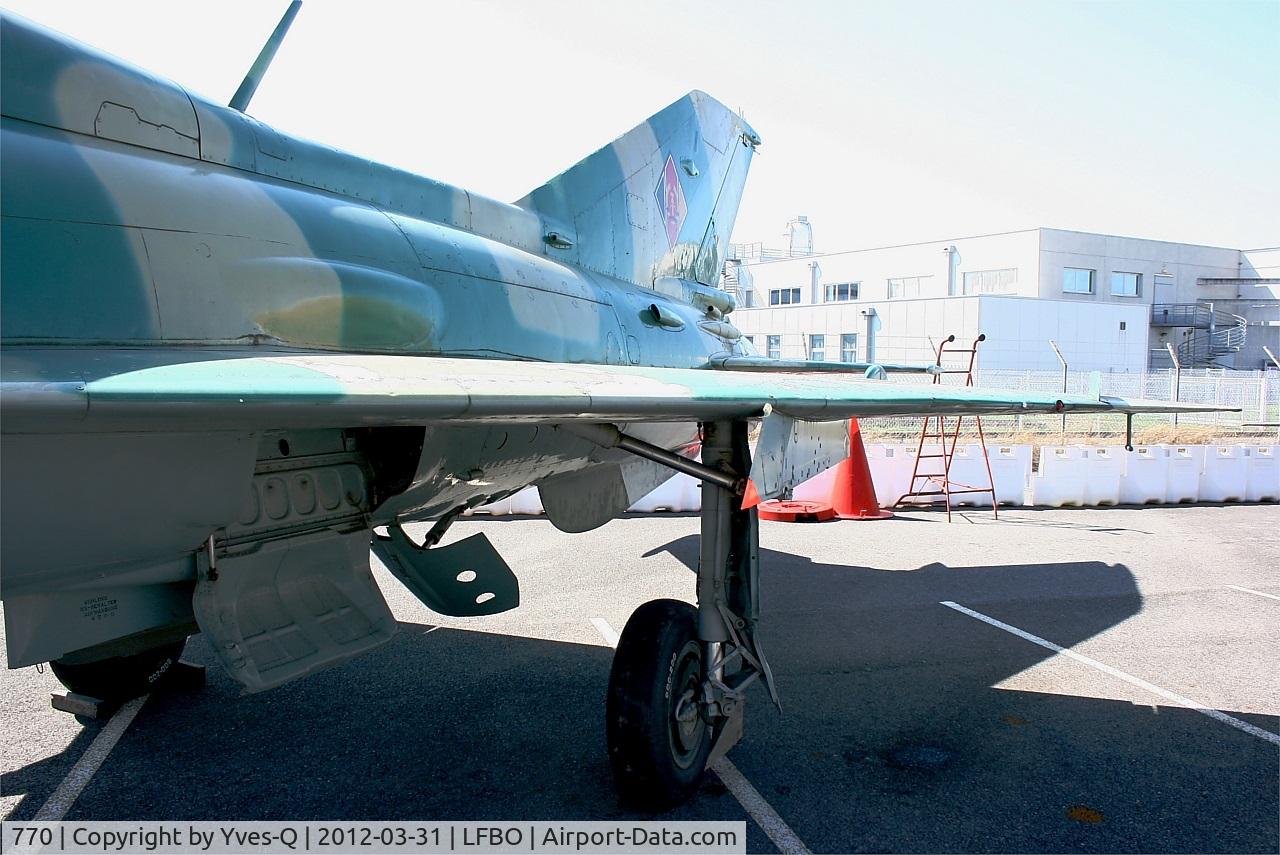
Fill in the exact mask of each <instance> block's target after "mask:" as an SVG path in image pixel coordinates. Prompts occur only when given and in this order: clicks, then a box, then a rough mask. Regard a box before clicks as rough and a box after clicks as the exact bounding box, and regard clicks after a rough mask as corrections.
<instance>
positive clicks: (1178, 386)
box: [1164, 341, 1182, 427]
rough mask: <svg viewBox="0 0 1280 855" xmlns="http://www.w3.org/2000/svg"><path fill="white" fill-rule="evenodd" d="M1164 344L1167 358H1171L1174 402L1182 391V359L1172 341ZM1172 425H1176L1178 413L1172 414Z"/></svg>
mask: <svg viewBox="0 0 1280 855" xmlns="http://www.w3.org/2000/svg"><path fill="white" fill-rule="evenodd" d="M1164 346H1165V347H1166V348H1168V349H1169V358H1170V359H1172V360H1173V377H1172V378H1171V379H1172V381H1173V392H1172V396H1173V400H1174V402H1175V403H1176V402H1177V400H1178V395H1179V394H1180V393H1181V392H1182V360H1180V359H1178V351H1177V350H1176V349H1175V348H1174V346H1173V342H1171V341H1166V342H1165V343H1164ZM1173 426H1174V427H1177V426H1178V414H1177V413H1174V414H1173Z"/></svg>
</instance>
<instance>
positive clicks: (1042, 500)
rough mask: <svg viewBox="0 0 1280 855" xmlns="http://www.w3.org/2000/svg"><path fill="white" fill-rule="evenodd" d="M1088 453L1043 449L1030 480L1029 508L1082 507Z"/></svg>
mask: <svg viewBox="0 0 1280 855" xmlns="http://www.w3.org/2000/svg"><path fill="white" fill-rule="evenodd" d="M1087 453H1088V452H1087V449H1085V448H1084V447H1083V446H1078V445H1075V446H1073V445H1046V446H1042V447H1041V449H1040V471H1039V472H1037V473H1036V474H1035V475H1033V476H1031V504H1033V505H1047V506H1048V507H1051V508H1061V507H1067V506H1075V507H1080V506H1082V505H1084V501H1085V473H1084V462H1085V460H1086V456H1087Z"/></svg>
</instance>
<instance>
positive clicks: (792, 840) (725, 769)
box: [711, 757, 809, 855]
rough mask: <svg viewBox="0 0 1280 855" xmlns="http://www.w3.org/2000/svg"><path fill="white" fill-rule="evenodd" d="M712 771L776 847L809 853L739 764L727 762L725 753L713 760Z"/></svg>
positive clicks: (789, 854) (788, 853)
mask: <svg viewBox="0 0 1280 855" xmlns="http://www.w3.org/2000/svg"><path fill="white" fill-rule="evenodd" d="M711 771H712V772H715V773H716V775H718V776H719V777H720V780H721V781H723V782H724V785H725V786H726V787H727V788H728V789H729V792H731V793H733V797H734V798H735V799H737V800H738V804H740V805H742V806H743V807H744V808H746V810H747V813H749V814H751V818H752V819H754V820H755V821H756V825H758V826H760V830H761V831H763V832H764V833H765V834H767V835H769V839H770V840H772V841H773V845H774V846H777V847H778V851H779V852H782V853H783V855H809V847H807V846H805V845H804V842H803V841H802V840H801V839H800V838H799V837H797V836H796V833H795V832H794V831H792V830H791V826H789V825H787V824H786V822H784V821H783V819H782V817H780V816H778V812H777V811H776V810H774V809H773V805H771V804H769V803H768V802H767V801H765V799H764V796H762V795H760V791H759V790H757V789H756V788H755V787H753V786H751V782H750V781H748V780H747V778H746V776H745V775H743V774H742V773H741V772H739V771H738V767H737V766H735V765H733V763H731V762H729V758H728V757H721V758H720V759H719V760H717V761H716V762H714V763H712V764H711Z"/></svg>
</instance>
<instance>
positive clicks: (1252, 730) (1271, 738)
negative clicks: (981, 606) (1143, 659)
mask: <svg viewBox="0 0 1280 855" xmlns="http://www.w3.org/2000/svg"><path fill="white" fill-rule="evenodd" d="M940 605H944V606H946V607H947V608H949V609H955V610H956V611H958V612H960V613H961V614H966V615H968V616H969V617H971V618H976V619H977V620H980V621H982V622H983V623H986V624H990V625H991V626H994V627H996V628H997V629H1003V630H1004V631H1005V632H1008V633H1011V634H1013V635H1016V636H1018V638H1022V639H1025V640H1027V641H1030V642H1031V643H1032V644H1038V645H1040V646H1041V647H1044V648H1046V649H1048V650H1052V651H1053V652H1055V653H1061V654H1062V655H1063V656H1068V657H1070V658H1072V659H1074V660H1076V661H1077V662H1080V663H1082V664H1084V665H1088V666H1089V667H1090V668H1095V669H1097V670H1099V671H1101V672H1102V673H1104V674H1110V675H1111V676H1112V677H1116V678H1119V679H1121V680H1124V681H1125V682H1126V683H1129V684H1131V685H1134V686H1137V687H1138V688H1140V689H1146V690H1147V691H1148V692H1151V693H1152V694H1154V695H1159V696H1160V697H1162V698H1164V699H1165V700H1167V701H1172V702H1173V703H1175V704H1178V705H1179V706H1184V707H1186V708H1187V709H1191V710H1195V711H1196V712H1198V713H1201V714H1203V715H1207V716H1208V717H1209V718H1211V719H1214V720H1216V721H1220V722H1222V723H1223V724H1227V725H1230V726H1231V727H1234V728H1235V729H1236V730H1242V731H1244V732H1245V733H1247V734H1249V735H1250V736H1256V737H1258V738H1259V739H1265V740H1266V741H1267V742H1271V743H1274V744H1276V745H1280V734H1276V733H1272V732H1271V731H1269V730H1263V729H1262V728H1260V727H1254V726H1253V725H1252V724H1249V723H1248V722H1247V721H1241V720H1240V719H1238V718H1235V717H1234V716H1229V715H1227V714H1226V713H1224V712H1223V711H1222V710H1216V709H1214V708H1213V707H1207V706H1205V705H1204V704H1202V703H1198V702H1197V701H1193V700H1191V699H1190V698H1184V697H1183V696H1182V695H1178V694H1175V693H1173V692H1170V691H1169V690H1168V689H1162V688H1160V687H1159V686H1157V685H1155V684H1153V683H1148V682H1147V681H1146V680H1143V679H1142V678H1141V677H1135V676H1133V675H1132V674H1126V673H1125V672H1124V671H1121V670H1120V669H1118V668H1112V667H1111V666H1110V665H1107V664H1106V663H1104V662H1099V661H1098V660H1097V659H1092V658H1090V657H1088V656H1085V655H1084V654H1082V653H1076V652H1075V651H1074V650H1068V649H1066V648H1065V647H1062V646H1060V645H1057V644H1054V643H1053V642H1052V641H1046V640H1045V639H1043V638H1041V637H1040V636H1038V635H1032V634H1031V633H1029V632H1026V631H1025V630H1021V629H1018V628H1017V627H1016V626H1010V625H1009V624H1007V623H1005V622H1004V621H999V620H996V619H995V618H993V617H988V616H987V615H984V614H982V613H981V612H975V611H974V610H973V609H967V608H965V607H964V606H962V605H960V604H959V603H953V602H951V601H949V600H944V601H943V602H942V603H940Z"/></svg>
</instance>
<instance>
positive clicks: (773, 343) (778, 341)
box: [764, 335, 782, 359]
mask: <svg viewBox="0 0 1280 855" xmlns="http://www.w3.org/2000/svg"><path fill="white" fill-rule="evenodd" d="M764 341H765V354H764V355H765V356H767V357H769V358H770V359H781V358H782V336H780V335H770V336H765V339H764Z"/></svg>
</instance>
